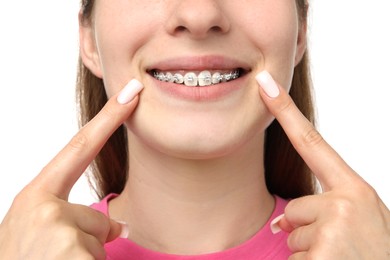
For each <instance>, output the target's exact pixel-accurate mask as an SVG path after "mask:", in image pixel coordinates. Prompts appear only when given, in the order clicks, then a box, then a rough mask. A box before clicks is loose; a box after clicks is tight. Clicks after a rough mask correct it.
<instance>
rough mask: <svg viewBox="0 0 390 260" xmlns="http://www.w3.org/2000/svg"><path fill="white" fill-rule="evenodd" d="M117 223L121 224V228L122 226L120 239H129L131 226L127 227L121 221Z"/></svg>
mask: <svg viewBox="0 0 390 260" xmlns="http://www.w3.org/2000/svg"><path fill="white" fill-rule="evenodd" d="M115 221H116V222H118V223H119V224H121V226H122V230H121V233H120V235H119V237H120V238H128V237H129V233H130V229H129V225H127V223H126V222H124V221H120V220H115Z"/></svg>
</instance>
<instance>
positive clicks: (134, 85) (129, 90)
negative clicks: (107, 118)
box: [117, 79, 144, 105]
mask: <svg viewBox="0 0 390 260" xmlns="http://www.w3.org/2000/svg"><path fill="white" fill-rule="evenodd" d="M143 88H144V86H143V85H142V83H141V82H139V81H138V80H136V79H132V80H130V82H129V83H127V85H126V86H125V87H124V88H123V89H122V91H121V93H119V95H118V97H117V101H118V103H119V104H122V105H124V104H127V103H129V102H130V101H132V100H133V99H134V98H135V96H136V95H138V93H139V92H140V91H141V90H142V89H143Z"/></svg>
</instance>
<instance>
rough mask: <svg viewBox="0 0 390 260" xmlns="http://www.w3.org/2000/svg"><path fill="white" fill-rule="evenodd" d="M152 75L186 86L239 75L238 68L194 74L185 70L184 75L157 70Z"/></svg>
mask: <svg viewBox="0 0 390 260" xmlns="http://www.w3.org/2000/svg"><path fill="white" fill-rule="evenodd" d="M153 76H154V77H155V78H156V79H158V80H160V81H164V82H171V83H176V84H184V85H186V86H188V87H196V86H200V87H204V86H210V85H215V84H219V83H221V82H227V81H231V80H234V79H237V78H238V77H239V76H240V72H239V70H234V71H231V72H228V73H223V74H222V73H220V72H214V73H213V74H212V75H211V72H210V71H208V70H204V71H202V72H200V73H199V74H198V75H196V73H195V72H187V73H186V74H185V75H184V76H183V75H181V74H180V73H175V74H172V73H171V72H166V73H163V72H157V71H155V72H154V73H153Z"/></svg>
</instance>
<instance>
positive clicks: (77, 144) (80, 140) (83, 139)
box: [69, 130, 89, 152]
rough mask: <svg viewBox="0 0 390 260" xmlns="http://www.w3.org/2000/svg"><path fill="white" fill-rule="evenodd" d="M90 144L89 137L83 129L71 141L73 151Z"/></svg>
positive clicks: (70, 145)
mask: <svg viewBox="0 0 390 260" xmlns="http://www.w3.org/2000/svg"><path fill="white" fill-rule="evenodd" d="M88 146H89V138H88V136H87V135H86V134H85V133H84V131H83V130H81V131H80V132H78V133H77V134H76V135H75V136H73V138H72V139H71V140H70V142H69V147H70V148H71V150H72V151H76V152H77V151H82V150H84V149H85V148H87V147H88Z"/></svg>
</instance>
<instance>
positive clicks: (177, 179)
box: [109, 133, 274, 254]
mask: <svg viewBox="0 0 390 260" xmlns="http://www.w3.org/2000/svg"><path fill="white" fill-rule="evenodd" d="M129 134H130V135H131V133H129ZM129 140H131V145H129V147H130V151H129V154H130V171H129V172H130V174H129V179H128V181H127V183H126V186H125V189H124V191H123V192H122V194H121V195H120V196H118V197H117V198H116V199H114V200H112V201H111V202H110V207H109V210H110V215H111V217H112V218H115V219H121V220H124V221H126V222H127V223H128V224H129V226H130V230H131V232H130V233H131V234H130V236H129V238H130V239H131V240H133V241H134V242H136V243H137V244H140V245H142V246H144V247H146V248H149V249H152V250H156V251H160V252H165V253H175V254H202V253H208V252H216V251H222V250H225V249H227V248H231V247H233V246H236V245H238V244H240V243H242V242H244V241H246V240H247V239H249V238H250V237H252V236H253V235H254V234H255V233H256V232H257V231H258V230H259V229H260V228H261V227H262V226H263V225H264V224H265V223H266V222H267V220H268V218H269V217H270V215H271V213H272V210H273V207H274V200H273V197H272V196H271V195H270V194H269V192H268V191H267V188H266V184H265V180H264V168H263V159H262V158H263V146H264V145H263V142H264V136H263V134H261V135H260V134H259V136H257V137H256V140H258V141H257V142H248V144H245V145H243V146H242V147H241V148H240V149H237V150H236V152H234V153H232V154H228V155H225V156H223V157H219V158H214V159H209V160H205V159H204V160H189V159H180V158H175V157H171V156H167V155H163V154H161V153H159V152H157V151H156V150H154V149H151V148H150V147H148V146H145V145H144V144H143V143H142V144H141V143H138V139H137V138H136V137H134V136H129ZM144 158H148V161H147V164H146V163H144Z"/></svg>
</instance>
